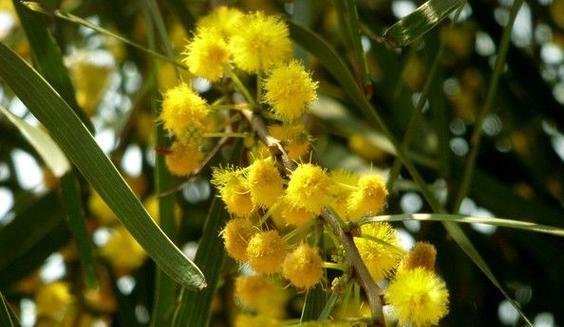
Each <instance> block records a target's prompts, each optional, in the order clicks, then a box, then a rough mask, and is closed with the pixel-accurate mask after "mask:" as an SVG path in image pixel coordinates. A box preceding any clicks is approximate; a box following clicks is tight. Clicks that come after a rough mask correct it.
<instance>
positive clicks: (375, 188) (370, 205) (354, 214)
mask: <svg viewBox="0 0 564 327" xmlns="http://www.w3.org/2000/svg"><path fill="white" fill-rule="evenodd" d="M387 197H388V190H387V189H386V184H385V183H384V181H383V180H382V178H380V176H378V175H366V176H361V177H360V178H359V180H358V184H357V189H356V190H355V191H353V192H352V193H351V195H350V197H349V199H348V201H347V207H348V211H349V215H350V218H351V219H357V218H360V217H362V216H368V215H376V214H379V213H380V212H381V211H382V209H384V207H385V206H386V198H387Z"/></svg>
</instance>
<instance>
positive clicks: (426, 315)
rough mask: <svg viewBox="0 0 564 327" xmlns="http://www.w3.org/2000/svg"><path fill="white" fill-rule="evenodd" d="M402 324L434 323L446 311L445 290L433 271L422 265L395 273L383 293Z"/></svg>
mask: <svg viewBox="0 0 564 327" xmlns="http://www.w3.org/2000/svg"><path fill="white" fill-rule="evenodd" d="M384 298H385V299H386V303H388V304H390V305H392V307H393V314H394V315H395V316H396V317H397V318H398V320H399V323H400V324H401V325H414V326H417V327H420V326H421V327H426V326H432V325H437V324H438V323H439V320H440V319H441V318H443V317H444V316H445V315H446V314H447V313H448V290H447V289H446V286H445V283H444V282H443V281H442V280H441V278H440V277H438V276H437V275H436V274H435V273H434V272H432V271H429V270H426V269H424V268H421V267H419V268H416V269H414V270H407V271H405V272H403V273H400V274H397V275H396V278H395V280H393V281H392V282H391V283H390V285H389V286H388V288H387V289H386V293H385V294H384Z"/></svg>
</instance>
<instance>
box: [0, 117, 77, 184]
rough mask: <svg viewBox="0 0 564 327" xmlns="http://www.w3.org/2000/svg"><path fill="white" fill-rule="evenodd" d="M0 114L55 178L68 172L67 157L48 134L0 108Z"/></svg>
mask: <svg viewBox="0 0 564 327" xmlns="http://www.w3.org/2000/svg"><path fill="white" fill-rule="evenodd" d="M0 112H1V113H2V114H4V115H5V116H6V117H7V118H8V120H10V122H12V124H14V126H16V127H17V128H18V129H19V131H20V132H21V133H22V135H23V136H24V137H25V138H26V139H27V141H28V142H29V143H30V144H31V146H33V148H34V149H35V150H36V151H37V153H39V155H40V156H41V159H43V161H45V164H46V165H47V167H49V169H51V171H52V172H53V174H54V175H55V176H56V177H61V176H63V175H64V174H65V173H66V172H68V171H69V170H70V163H69V161H68V160H67V157H66V156H65V154H64V153H63V151H61V148H59V146H58V145H57V143H55V141H53V139H52V138H51V137H50V136H49V134H47V133H46V132H45V131H43V130H41V129H40V128H37V127H34V126H31V125H30V124H28V123H27V122H26V121H24V120H23V119H20V118H19V117H17V116H15V115H13V114H12V113H11V112H9V111H8V110H7V109H6V108H4V107H2V106H0Z"/></svg>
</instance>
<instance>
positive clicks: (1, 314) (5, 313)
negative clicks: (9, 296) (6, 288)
mask: <svg viewBox="0 0 564 327" xmlns="http://www.w3.org/2000/svg"><path fill="white" fill-rule="evenodd" d="M0 326H5V327H20V326H21V324H20V322H19V320H18V317H17V316H16V314H15V313H14V311H12V308H10V305H9V304H8V301H6V299H5V298H4V295H3V294H2V292H0Z"/></svg>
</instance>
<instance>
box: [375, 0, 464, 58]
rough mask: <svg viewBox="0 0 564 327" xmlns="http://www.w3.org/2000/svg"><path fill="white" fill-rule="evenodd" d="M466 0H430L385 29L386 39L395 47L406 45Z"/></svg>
mask: <svg viewBox="0 0 564 327" xmlns="http://www.w3.org/2000/svg"><path fill="white" fill-rule="evenodd" d="M465 3H466V0H429V1H427V2H425V3H424V4H422V5H421V6H419V7H418V8H417V9H415V11H414V12H412V13H411V14H409V15H407V16H406V17H404V18H402V19H401V20H399V21H398V22H396V23H395V24H394V25H392V26H390V27H389V28H388V29H387V30H386V31H384V35H383V36H384V40H385V41H386V42H387V43H388V44H390V45H391V46H393V47H404V46H406V45H409V44H410V43H413V42H414V41H416V40H418V39H419V38H420V37H421V36H423V35H424V34H425V33H427V32H428V31H430V30H431V29H433V28H434V27H435V26H437V24H439V23H440V22H441V21H442V20H443V19H445V18H446V17H447V16H448V15H449V14H450V13H451V12H453V11H454V10H456V9H458V8H460V7H461V6H463V5H464V4H465Z"/></svg>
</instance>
